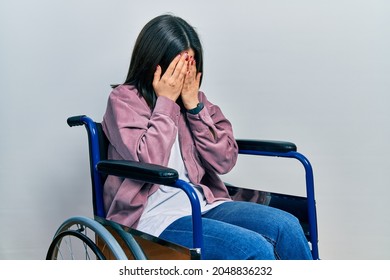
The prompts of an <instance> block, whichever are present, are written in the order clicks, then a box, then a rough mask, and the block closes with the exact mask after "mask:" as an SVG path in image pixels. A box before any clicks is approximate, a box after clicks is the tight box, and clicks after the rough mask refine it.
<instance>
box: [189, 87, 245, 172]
mask: <svg viewBox="0 0 390 280" xmlns="http://www.w3.org/2000/svg"><path fill="white" fill-rule="evenodd" d="M199 99H200V101H201V102H203V104H204V108H203V109H202V110H201V111H200V112H199V114H196V115H192V114H190V113H187V119H188V122H189V124H190V127H191V131H192V134H193V136H194V141H195V147H196V150H197V152H198V154H199V156H200V158H201V160H202V162H203V164H204V165H205V167H206V168H208V169H212V170H214V171H215V172H217V173H218V174H225V173H227V172H229V171H230V170H231V169H232V168H233V167H234V165H235V164H236V161H237V157H238V146H237V143H236V141H235V139H234V136H233V129H232V125H231V123H230V122H229V120H227V119H226V118H225V116H224V115H223V113H222V111H221V109H220V108H219V107H218V106H216V105H214V104H212V103H211V102H209V101H208V100H207V98H206V96H205V95H204V94H203V93H202V92H199Z"/></svg>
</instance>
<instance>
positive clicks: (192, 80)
mask: <svg viewBox="0 0 390 280" xmlns="http://www.w3.org/2000/svg"><path fill="white" fill-rule="evenodd" d="M201 75H202V73H197V70H196V62H195V59H193V57H190V59H189V61H188V71H187V73H186V76H185V79H184V84H183V89H182V91H181V99H182V101H183V104H184V107H185V108H186V109H187V110H191V109H193V108H195V107H196V106H197V105H198V103H199V98H198V92H199V85H200V77H201Z"/></svg>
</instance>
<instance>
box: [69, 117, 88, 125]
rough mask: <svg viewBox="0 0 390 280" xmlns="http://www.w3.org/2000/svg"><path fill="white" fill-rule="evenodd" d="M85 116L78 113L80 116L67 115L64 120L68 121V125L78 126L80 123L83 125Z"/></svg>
mask: <svg viewBox="0 0 390 280" xmlns="http://www.w3.org/2000/svg"><path fill="white" fill-rule="evenodd" d="M85 118H86V116H85V115H80V116H73V117H69V118H68V119H67V120H66V122H67V123H68V125H69V126H70V127H72V126H80V125H84V124H85V120H84V119H85Z"/></svg>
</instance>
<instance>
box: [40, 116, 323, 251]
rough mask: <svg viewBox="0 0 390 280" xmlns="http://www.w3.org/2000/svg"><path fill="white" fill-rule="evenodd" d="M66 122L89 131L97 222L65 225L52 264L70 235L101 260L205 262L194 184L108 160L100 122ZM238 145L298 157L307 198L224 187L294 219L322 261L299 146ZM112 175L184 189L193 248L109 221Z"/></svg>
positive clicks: (172, 173) (246, 150)
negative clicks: (107, 190)
mask: <svg viewBox="0 0 390 280" xmlns="http://www.w3.org/2000/svg"><path fill="white" fill-rule="evenodd" d="M67 123H68V125H69V126H71V127H72V126H81V125H84V126H85V128H86V130H87V134H88V144H89V145H88V146H89V162H90V176H91V181H92V202H93V213H94V218H93V219H89V220H88V223H87V222H86V220H85V219H84V218H82V217H79V218H76V219H70V220H71V222H69V221H65V222H64V223H63V225H61V227H60V228H59V229H58V230H57V232H56V234H55V236H54V238H53V241H52V244H51V245H50V247H49V251H48V253H47V259H53V258H57V257H58V256H59V254H60V252H59V251H60V249H59V246H60V244H61V242H64V240H63V239H64V236H68V235H69V236H70V235H71V236H75V235H77V238H79V239H83V242H84V247H85V243H86V242H87V241H85V240H86V239H89V241H88V242H87V245H88V246H89V247H93V250H92V251H93V252H94V254H95V255H96V258H98V259H107V258H108V259H112V258H114V259H118V258H124V259H126V258H128V259H201V252H202V247H203V238H202V222H201V214H200V206H199V201H198V198H197V195H196V193H195V192H194V190H193V189H192V188H191V187H190V185H189V184H187V183H186V182H184V181H182V180H180V179H178V174H177V171H176V170H174V169H170V168H166V167H163V166H159V165H154V164H146V163H140V162H135V161H118V160H108V159H107V150H108V144H109V142H108V139H107V137H106V136H105V134H104V132H103V129H102V126H101V124H100V123H98V122H94V121H93V120H92V119H91V118H89V117H87V116H85V115H80V116H74V117H70V118H68V120H67ZM236 141H237V144H238V146H239V154H247V155H255V156H272V157H285V158H294V159H297V160H299V161H300V162H301V163H302V165H303V166H304V168H305V174H306V197H299V196H292V195H287V194H280V193H272V192H264V191H260V190H254V189H245V188H241V187H238V186H234V185H231V184H228V183H225V184H226V186H227V188H228V190H229V194H230V195H231V197H232V199H233V200H241V201H251V202H253V203H260V204H264V205H269V206H272V207H276V208H279V209H282V210H285V211H287V212H290V213H291V214H293V215H295V216H296V217H297V218H298V219H299V221H300V224H301V226H302V228H303V230H304V232H305V235H306V237H307V240H308V242H309V243H310V244H311V251H312V255H313V259H319V253H318V233H317V215H316V205H315V198H314V179H313V170H312V167H311V164H310V162H309V161H308V159H307V158H306V157H305V156H304V155H302V154H300V153H298V152H297V147H296V145H295V144H294V143H291V142H283V141H260V140H241V139H237V140H236ZM108 175H114V176H120V177H124V178H130V179H133V180H141V181H144V182H149V183H154V184H164V185H167V186H172V187H176V188H180V189H182V190H183V191H184V192H185V193H186V194H187V196H188V198H189V200H190V203H191V206H192V222H193V246H192V248H186V247H183V246H179V245H177V244H173V243H171V242H167V241H165V240H162V239H160V238H158V237H155V236H151V235H149V234H146V233H143V232H140V231H138V230H136V229H132V228H129V227H126V226H124V225H119V224H117V223H115V222H113V221H109V220H107V219H106V216H105V215H106V214H105V210H104V204H103V185H104V181H105V179H106V178H107V176H108ZM74 224H76V225H77V229H71V228H70V226H71V225H74ZM86 227H88V228H92V231H94V237H92V238H90V237H87V238H84V237H81V233H83V232H84V228H86ZM75 232H77V233H80V234H76V233H75ZM84 239H85V240H84ZM96 252H97V253H96ZM118 252H119V253H118Z"/></svg>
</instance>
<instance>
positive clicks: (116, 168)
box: [67, 115, 319, 259]
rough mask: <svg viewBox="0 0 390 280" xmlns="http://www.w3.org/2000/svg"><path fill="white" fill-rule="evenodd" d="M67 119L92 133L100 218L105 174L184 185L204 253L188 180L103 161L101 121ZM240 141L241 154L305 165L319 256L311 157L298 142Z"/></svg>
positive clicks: (196, 244) (148, 167) (197, 244)
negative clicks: (308, 156) (286, 160)
mask: <svg viewBox="0 0 390 280" xmlns="http://www.w3.org/2000/svg"><path fill="white" fill-rule="evenodd" d="M67 122H68V125H69V126H80V125H84V126H85V128H86V130H87V133H88V139H89V149H90V151H89V154H90V169H91V179H92V181H93V182H92V185H93V204H94V205H93V206H94V207H93V208H94V215H95V216H96V217H100V218H102V219H105V217H106V213H105V210H104V204H103V181H102V174H106V175H115V176H120V177H125V178H131V179H134V180H140V181H144V182H149V183H154V184H163V185H167V186H172V187H176V188H180V189H182V190H183V191H184V192H185V193H186V194H187V196H188V198H189V200H190V203H191V206H192V222H193V249H191V250H195V251H196V253H197V254H199V255H201V251H202V248H203V235H202V219H201V211H200V203H199V198H198V196H197V194H196V193H195V191H194V189H193V188H192V187H191V186H190V185H189V184H188V183H187V182H185V181H182V180H180V179H178V174H177V171H176V170H174V169H170V168H165V167H162V166H158V165H154V164H146V163H140V162H134V161H118V160H104V159H103V160H102V159H101V150H100V149H101V147H102V145H101V143H99V142H100V141H102V139H99V138H100V137H101V132H99V131H98V129H99V128H98V124H97V123H95V122H94V121H93V120H92V119H91V118H89V117H87V116H85V115H81V116H74V117H70V118H68V120H67ZM236 141H237V144H238V146H239V154H247V155H258V156H269V157H283V158H293V159H297V160H298V161H299V162H301V164H302V165H303V166H304V168H305V174H306V196H307V213H308V221H309V231H310V234H309V241H310V243H311V251H312V256H313V259H319V251H318V231H317V214H316V203H315V196H314V177H313V169H312V166H311V164H310V162H309V160H308V159H307V158H306V157H305V156H304V155H302V154H301V153H299V152H297V148H296V145H295V144H293V143H291V142H281V141H259V140H238V139H237V140H236Z"/></svg>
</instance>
